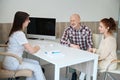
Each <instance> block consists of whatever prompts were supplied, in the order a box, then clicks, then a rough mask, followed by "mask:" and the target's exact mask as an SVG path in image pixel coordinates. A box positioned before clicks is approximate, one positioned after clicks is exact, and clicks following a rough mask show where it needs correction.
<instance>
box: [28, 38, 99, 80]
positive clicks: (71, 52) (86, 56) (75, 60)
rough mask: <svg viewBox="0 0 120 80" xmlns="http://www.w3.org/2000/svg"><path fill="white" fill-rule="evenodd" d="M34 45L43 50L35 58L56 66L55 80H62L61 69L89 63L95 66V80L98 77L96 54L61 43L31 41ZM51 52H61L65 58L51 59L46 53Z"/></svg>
mask: <svg viewBox="0 0 120 80" xmlns="http://www.w3.org/2000/svg"><path fill="white" fill-rule="evenodd" d="M29 42H30V43H31V44H32V45H36V44H37V45H40V47H41V49H40V51H38V52H37V53H36V54H34V55H35V56H37V57H39V58H41V59H43V60H46V61H48V62H49V63H52V64H54V66H55V76H54V80H60V68H63V67H66V66H71V65H75V64H80V63H84V62H88V61H92V62H93V63H94V65H93V72H92V73H93V74H92V76H93V80H96V78H97V77H96V76H97V64H98V56H97V55H95V54H91V53H89V52H87V51H82V50H79V49H74V48H70V47H66V46H63V45H61V44H59V43H56V42H53V41H46V40H43V41H41V40H29ZM51 50H59V51H60V52H61V53H62V54H64V56H62V57H61V56H59V57H58V56H57V58H55V57H53V58H51V57H49V56H47V54H45V52H46V51H47V52H48V51H51Z"/></svg>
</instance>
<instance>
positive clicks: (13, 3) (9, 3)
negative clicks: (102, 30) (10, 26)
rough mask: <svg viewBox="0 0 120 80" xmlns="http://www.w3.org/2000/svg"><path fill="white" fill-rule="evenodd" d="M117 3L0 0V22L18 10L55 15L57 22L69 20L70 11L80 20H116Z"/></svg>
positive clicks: (119, 1) (103, 0) (109, 0)
mask: <svg viewBox="0 0 120 80" xmlns="http://www.w3.org/2000/svg"><path fill="white" fill-rule="evenodd" d="M119 5H120V0H0V23H4V22H5V23H6V22H12V21H13V16H14V14H15V12H16V11H20V10H21V11H25V12H28V13H29V14H30V15H31V16H37V17H55V18H56V19H57V22H67V21H69V16H70V15H71V14H72V13H79V14H80V16H81V19H82V21H99V20H100V19H101V18H103V17H113V18H114V19H115V20H118V12H119Z"/></svg>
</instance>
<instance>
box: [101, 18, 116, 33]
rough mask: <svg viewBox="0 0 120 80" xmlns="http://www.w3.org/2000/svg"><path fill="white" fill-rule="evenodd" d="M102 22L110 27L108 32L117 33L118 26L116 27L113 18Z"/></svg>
mask: <svg viewBox="0 0 120 80" xmlns="http://www.w3.org/2000/svg"><path fill="white" fill-rule="evenodd" d="M100 22H102V23H103V24H104V25H105V26H106V28H108V27H109V29H108V32H110V33H112V32H113V31H116V27H117V26H116V23H115V20H114V19H113V18H111V17H110V18H109V19H108V18H104V19H102V20H101V21H100Z"/></svg>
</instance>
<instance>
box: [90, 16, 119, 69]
mask: <svg viewBox="0 0 120 80" xmlns="http://www.w3.org/2000/svg"><path fill="white" fill-rule="evenodd" d="M99 25H100V26H99V31H100V33H101V34H103V37H102V40H101V42H100V45H99V48H98V49H95V48H91V49H90V51H91V52H94V53H96V54H98V55H99V70H100V71H105V70H106V68H107V67H108V65H109V64H110V63H111V61H112V60H115V59H117V56H116V48H117V45H116V38H115V37H114V34H113V33H114V31H116V23H115V21H114V19H113V18H109V19H108V18H104V19H102V20H101V21H100V23H99ZM116 67H117V63H114V64H112V65H111V66H110V67H109V69H108V70H114V69H116Z"/></svg>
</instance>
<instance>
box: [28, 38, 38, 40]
mask: <svg viewBox="0 0 120 80" xmlns="http://www.w3.org/2000/svg"><path fill="white" fill-rule="evenodd" d="M28 39H32V40H36V39H38V38H28Z"/></svg>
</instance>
